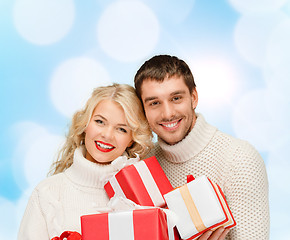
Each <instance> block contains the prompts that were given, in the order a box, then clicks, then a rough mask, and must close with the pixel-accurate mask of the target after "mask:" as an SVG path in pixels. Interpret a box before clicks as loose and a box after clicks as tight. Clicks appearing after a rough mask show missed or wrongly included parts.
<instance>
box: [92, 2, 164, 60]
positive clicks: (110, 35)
mask: <svg viewBox="0 0 290 240" xmlns="http://www.w3.org/2000/svg"><path fill="white" fill-rule="evenodd" d="M97 33H98V40H99V42H100V45H101V47H102V48H103V50H104V51H105V52H106V53H107V54H108V55H109V56H111V57H112V58H114V59H116V60H118V61H122V62H130V61H136V60H139V59H142V58H144V57H146V56H147V55H149V54H150V53H151V51H152V50H153V49H154V47H155V46H156V43H157V41H158V38H159V23H158V20H157V18H156V16H155V15H154V13H153V12H152V10H151V9H150V8H148V7H147V6H146V5H145V4H144V3H142V2H140V1H117V2H114V3H112V4H111V5H109V7H108V8H107V9H106V10H105V11H104V12H103V14H102V16H101V18H100V20H99V23H98V30H97Z"/></svg>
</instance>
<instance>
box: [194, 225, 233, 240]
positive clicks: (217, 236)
mask: <svg viewBox="0 0 290 240" xmlns="http://www.w3.org/2000/svg"><path fill="white" fill-rule="evenodd" d="M229 231H230V229H225V228H223V227H220V228H218V229H216V230H215V231H212V230H208V231H206V232H205V233H203V234H202V235H201V236H200V237H199V238H198V240H224V239H225V237H226V235H227V234H228V232H229Z"/></svg>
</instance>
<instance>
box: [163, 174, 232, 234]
mask: <svg viewBox="0 0 290 240" xmlns="http://www.w3.org/2000/svg"><path fill="white" fill-rule="evenodd" d="M164 198H165V200H166V203H167V206H168V208H169V209H170V210H172V211H174V212H175V213H176V215H177V216H178V220H177V224H176V226H177V230H178V232H179V234H180V236H181V238H182V239H196V238H197V237H199V236H200V235H201V234H202V233H204V232H205V231H207V230H208V229H212V230H214V229H216V228H217V227H220V226H224V227H227V228H230V227H233V226H235V225H236V223H235V221H234V218H233V216H232V214H231V211H230V209H229V207H228V205H227V203H226V200H225V197H224V195H223V193H222V191H221V189H220V188H219V186H218V185H216V184H215V183H212V182H211V181H210V180H209V179H208V178H207V177H206V176H201V177H199V178H196V179H195V180H193V181H191V182H189V183H187V184H185V185H183V186H181V187H179V188H176V189H174V190H173V191H171V192H169V193H167V194H165V195H164Z"/></svg>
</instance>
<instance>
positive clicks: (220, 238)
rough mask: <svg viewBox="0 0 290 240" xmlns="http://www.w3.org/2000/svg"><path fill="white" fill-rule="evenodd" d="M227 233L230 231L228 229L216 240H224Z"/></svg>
mask: <svg viewBox="0 0 290 240" xmlns="http://www.w3.org/2000/svg"><path fill="white" fill-rule="evenodd" d="M229 231H230V229H225V230H224V231H223V233H222V235H221V236H220V237H219V239H218V240H224V239H225V237H226V235H227V234H228V233H229Z"/></svg>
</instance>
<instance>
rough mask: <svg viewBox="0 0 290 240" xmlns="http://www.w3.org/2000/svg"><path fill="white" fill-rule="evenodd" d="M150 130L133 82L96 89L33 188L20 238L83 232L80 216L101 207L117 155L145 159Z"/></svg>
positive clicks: (73, 121)
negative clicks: (43, 178) (107, 179)
mask: <svg viewBox="0 0 290 240" xmlns="http://www.w3.org/2000/svg"><path fill="white" fill-rule="evenodd" d="M151 146H152V133H151V131H150V129H149V126H148V123H147V121H146V118H145V116H144V114H143V110H142V104H141V102H140V100H139V99H138V97H137V96H136V94H135V90H134V88H133V87H131V86H129V85H126V84H113V85H111V86H106V87H99V88H96V89H95V90H94V92H93V94H92V96H91V98H90V99H89V100H88V101H87V103H86V105H85V107H84V109H83V110H81V111H78V112H76V113H75V115H74V116H73V119H72V123H71V127H70V130H69V133H68V136H67V138H66V142H65V145H64V147H63V148H62V150H61V151H60V153H59V157H58V159H57V161H56V162H54V164H53V165H52V169H51V172H50V173H51V175H52V176H49V177H48V178H47V179H45V180H44V181H42V182H41V183H40V184H39V185H38V186H37V187H36V188H35V189H34V191H33V193H32V195H31V197H30V200H29V202H28V205H27V207H26V210H25V213H24V216H23V219H22V222H21V225H20V229H19V233H18V240H22V239H23V240H24V239H25V240H26V239H29V240H34V239H35V240H36V239H37V240H38V239H42V240H49V239H51V238H53V237H55V236H59V235H60V234H61V233H62V232H63V231H77V232H81V228H80V216H81V215H84V214H92V213H95V212H96V211H97V209H98V208H100V207H105V206H106V204H107V203H108V201H109V199H108V197H107V194H106V192H105V191H104V188H103V186H104V181H103V179H104V177H105V176H106V175H109V174H111V173H112V172H113V171H114V168H113V166H112V164H111V163H112V162H113V161H114V160H115V159H116V158H118V157H120V156H122V155H123V156H124V155H125V156H127V157H128V158H134V157H136V154H138V155H139V156H140V158H143V157H144V156H145V155H146V154H147V153H148V152H149V151H150V149H151Z"/></svg>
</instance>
